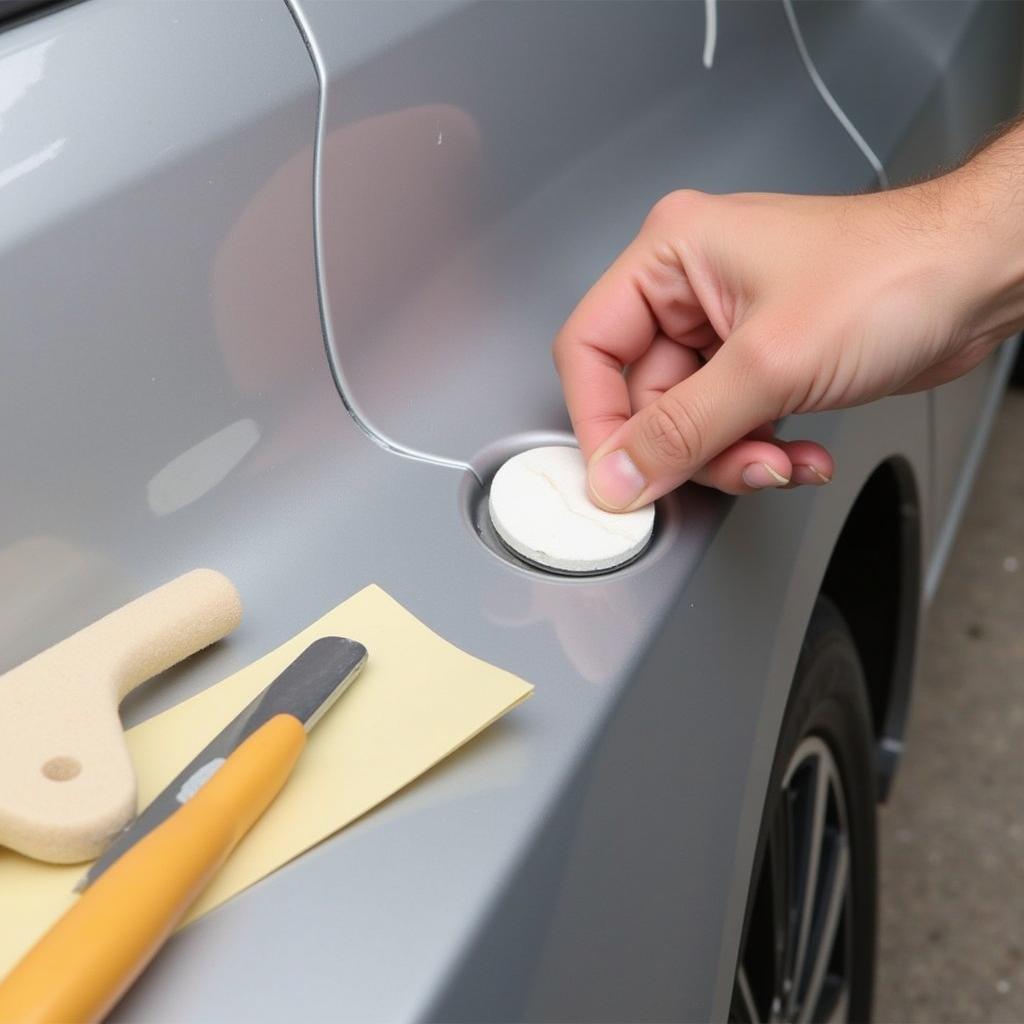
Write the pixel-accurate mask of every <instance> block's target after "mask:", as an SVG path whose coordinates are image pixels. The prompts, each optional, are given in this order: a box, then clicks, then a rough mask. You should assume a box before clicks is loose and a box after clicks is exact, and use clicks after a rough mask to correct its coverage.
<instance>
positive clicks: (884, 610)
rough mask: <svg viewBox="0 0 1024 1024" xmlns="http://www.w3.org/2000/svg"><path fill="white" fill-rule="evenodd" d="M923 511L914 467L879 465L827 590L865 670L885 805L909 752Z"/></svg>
mask: <svg viewBox="0 0 1024 1024" xmlns="http://www.w3.org/2000/svg"><path fill="white" fill-rule="evenodd" d="M921 543H922V537H921V507H920V494H919V490H918V486H917V481H916V477H915V474H914V471H913V469H912V467H911V465H910V463H909V462H908V461H907V460H906V459H904V458H902V457H899V456H896V457H893V458H890V459H887V460H886V461H884V462H882V463H881V464H879V465H878V466H877V467H876V468H875V470H874V471H873V472H872V474H871V475H870V476H869V477H868V479H867V480H866V482H865V483H864V486H863V487H862V488H861V490H860V493H859V494H858V496H857V499H856V500H855V502H854V504H853V506H852V507H851V509H850V512H849V513H848V515H847V517H846V520H845V522H844V523H843V527H842V529H841V530H840V533H839V537H838V539H837V541H836V544H835V547H834V548H833V551H832V555H831V557H830V559H829V563H828V567H827V568H826V570H825V576H824V579H823V581H822V585H821V592H822V593H823V594H825V595H826V596H827V597H828V598H830V599H831V601H832V602H833V603H834V604H835V605H836V606H837V607H838V608H839V610H840V612H841V613H842V615H843V617H844V618H845V619H846V622H847V624H848V625H849V627H850V631H851V632H852V633H853V637H854V641H855V642H856V645H857V650H858V653H859V655H860V658H861V663H862V665H863V668H864V676H865V680H866V682H867V687H868V698H869V701H870V704H871V713H872V721H873V725H874V730H875V738H876V771H877V784H878V795H879V799H880V800H884V799H885V798H886V796H887V795H888V792H889V788H890V786H891V784H892V779H893V776H894V773H895V770H896V767H897V765H898V763H899V759H900V755H901V754H902V751H903V732H904V726H905V724H906V716H907V706H908V704H909V699H910V691H911V688H912V683H913V673H914V664H915V660H916V653H917V643H918V632H919V620H920V610H921V586H922V577H921V573H922V555H921Z"/></svg>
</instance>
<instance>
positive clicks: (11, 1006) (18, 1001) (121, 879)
mask: <svg viewBox="0 0 1024 1024" xmlns="http://www.w3.org/2000/svg"><path fill="white" fill-rule="evenodd" d="M366 657H367V653H366V648H365V647H364V646H363V645H362V644H360V643H356V642H355V641H353V640H346V639H344V638H342V637H323V638H321V639H320V640H317V641H315V642H314V643H313V644H311V645H310V646H309V647H307V648H306V650H305V651H304V652H303V653H302V654H301V655H300V656H299V657H298V658H297V659H296V660H295V661H294V662H292V664H291V665H289V666H288V668H286V669H285V670H284V672H282V673H281V675H279V676H278V677H277V679H275V680H274V682H272V683H271V684H270V686H268V687H267V688H266V689H265V690H264V691H263V692H262V693H261V694H260V695H259V696H258V697H257V698H256V699H255V700H254V701H252V703H251V704H249V706H248V707H247V708H245V710H244V711H242V712H241V714H239V715H238V716H237V717H236V718H235V719H234V720H233V721H232V722H231V723H230V725H228V726H227V727H226V728H225V729H224V730H223V731H222V732H221V733H220V734H219V735H218V736H217V737H216V738H215V739H214V740H213V741H212V742H211V743H210V744H209V745H208V746H207V747H206V748H205V749H204V750H203V751H202V752H201V753H200V754H199V755H197V756H196V757H195V758H194V759H193V760H192V761H191V762H190V763H189V765H188V766H187V767H186V768H185V769H184V770H183V771H182V772H181V773H180V774H179V775H178V776H177V778H175V779H174V781H173V782H171V784H170V785H169V786H167V788H166V789H164V791H163V792H162V793H161V794H160V795H159V796H158V797H157V798H156V799H155V800H154V801H153V803H152V804H151V805H150V806H149V807H148V808H147V809H146V810H145V811H144V812H143V813H142V814H141V815H139V817H138V818H136V820H135V822H134V823H133V824H132V825H130V826H129V827H128V828H127V829H126V830H125V831H124V832H123V833H122V835H121V836H120V837H118V838H117V839H116V840H115V841H114V843H113V844H112V845H111V847H110V849H109V850H108V851H107V852H106V853H105V854H104V855H103V856H102V857H101V858H100V860H98V861H97V862H96V864H94V865H93V867H92V868H90V870H89V871H88V872H87V874H86V875H85V877H84V878H83V879H82V881H81V882H80V883H79V886H78V887H77V888H78V889H79V890H82V889H84V890H85V891H84V892H83V893H82V895H81V897H79V899H78V902H77V903H75V905H74V906H73V907H72V908H71V909H70V910H69V911H68V912H67V913H66V914H65V915H64V916H63V917H62V918H61V919H60V920H59V921H58V922H57V923H56V924H55V925H54V926H53V927H52V928H51V929H50V931H49V932H47V933H46V935H44V936H43V938H42V939H40V941H39V942H38V943H37V944H36V945H35V947H33V948H32V949H31V950H30V951H29V952H28V954H27V955H26V956H25V958H24V959H23V960H22V961H21V962H20V963H19V964H18V965H17V966H16V967H15V968H14V970H13V971H12V972H11V973H10V975H8V977H7V980H6V981H4V982H3V984H0V1020H2V1021H4V1022H8V1024H11V1022H17V1024H27V1022H30V1021H31V1022H39V1024H41V1022H44V1021H69V1020H73V1021H93V1020H99V1019H100V1018H102V1017H103V1016H104V1015H105V1014H106V1013H107V1012H108V1011H109V1010H110V1009H111V1007H112V1006H113V1005H114V1004H115V1003H116V1002H117V1000H118V999H119V998H120V997H121V996H122V995H123V994H124V992H125V990H126V989H127V988H128V987H129V986H130V985H131V983H132V982H133V981H134V980H135V978H136V977H138V975H139V974H140V973H141V971H142V970H143V968H144V967H145V966H146V964H147V963H149V961H150V960H151V959H152V958H153V956H154V955H155V954H156V952H157V950H158V949H159V948H160V946H161V945H163V943H164V941H165V940H166V939H167V937H168V936H169V935H170V934H171V932H172V931H173V930H174V927H175V925H176V924H177V923H178V922H179V921H180V920H181V918H182V917H183V916H184V914H185V912H186V911H187V910H188V908H189V907H190V906H191V905H192V903H193V902H194V901H195V900H196V898H197V897H198V896H199V894H200V892H201V891H202V890H203V888H204V887H205V886H206V884H207V883H208V882H209V881H210V879H211V878H212V877H213V875H214V874H215V873H216V872H217V870H218V869H219V868H220V866H221V865H222V864H223V863H224V861H225V860H226V859H227V858H228V856H229V855H230V853H231V851H232V850H233V849H234V848H235V846H236V845H237V844H238V842H239V840H240V839H241V838H242V837H243V836H244V835H245V833H246V832H248V831H249V829H250V828H251V827H252V826H253V824H255V822H256V820H257V819H258V818H259V816H260V815H261V814H262V813H263V812H264V810H266V808H267V807H268V806H269V805H270V803H271V802H272V801H273V799H274V797H275V796H276V795H277V794H278V792H279V791H280V790H281V788H282V787H283V786H284V784H285V782H286V781H287V779H288V776H289V775H290V774H291V771H292V768H293V767H294V765H295V762H296V761H297V760H298V757H299V754H300V753H301V752H302V749H303V747H304V746H305V742H306V733H307V732H308V731H309V730H310V729H311V728H312V727H313V725H315V724H316V722H317V721H319V719H320V717H321V716H322V715H323V714H324V712H325V711H326V710H327V709H328V708H329V707H330V706H331V705H332V704H333V703H334V702H335V701H336V700H337V699H338V697H340V696H341V694H342V693H344V692H345V690H346V689H347V688H348V686H349V685H350V684H351V682H352V681H353V680H354V679H355V678H356V676H357V675H358V674H359V672H360V670H361V669H362V667H363V665H364V664H365V663H366Z"/></svg>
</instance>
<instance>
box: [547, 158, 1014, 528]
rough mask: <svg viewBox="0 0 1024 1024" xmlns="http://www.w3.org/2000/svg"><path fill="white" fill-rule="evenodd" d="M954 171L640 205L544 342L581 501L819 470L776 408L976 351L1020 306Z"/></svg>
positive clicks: (820, 455)
mask: <svg viewBox="0 0 1024 1024" xmlns="http://www.w3.org/2000/svg"><path fill="white" fill-rule="evenodd" d="M971 166H972V165H968V166H967V167H966V168H962V169H961V170H960V171H958V172H954V174H950V175H947V176H946V177H945V178H939V179H936V180H935V181H931V182H926V183H924V184H921V185H915V186H912V187H909V188H905V189H900V190H897V191H893V192H883V193H877V194H871V195H862V196H849V197H824V196H822V197H814V196H787V195H769V194H740V195H727V196H711V195H705V194H702V193H697V192H677V193H672V194H671V195H668V196H666V197H665V198H664V199H662V200H661V201H660V202H659V203H657V204H656V205H655V207H654V209H653V210H652V211H651V214H650V215H649V217H648V218H647V220H646V222H645V223H644V225H643V227H642V228H641V230H640V233H639V234H638V235H637V237H636V238H635V239H634V240H633V241H632V242H631V243H630V245H629V246H628V247H627V248H626V249H625V251H624V252H623V253H622V254H621V255H620V256H619V257H618V259H617V260H616V261H615V262H614V263H613V264H612V266H611V267H610V268H609V269H608V270H607V272H606V273H605V274H604V275H603V276H602V277H601V279H600V280H599V281H598V282H597V283H596V284H595V285H594V287H593V288H592V289H591V290H590V292H588V294H587V295H586V296H585V297H584V298H583V300H582V301H581V302H580V304H579V305H578V306H577V308H576V310H575V311H574V312H573V314H572V315H571V316H570V317H569V319H568V321H567V322H566V323H565V325H564V326H563V328H562V329H561V331H560V332H559V334H558V336H557V338H556V340H555V346H554V356H555V363H556V366H557V368H558V372H559V374H560V376H561V379H562V385H563V388H564V390H565V397H566V402H567V405H568V407H569V412H570V415H571V418H572V422H573V427H574V429H575V431H576V435H577V438H578V440H579V443H580V447H581V449H582V451H583V454H584V457H585V458H587V460H588V462H589V474H588V480H589V487H590V492H591V498H592V499H593V500H594V501H595V503H596V504H598V505H600V506H602V507H604V508H607V509H609V510H611V511H628V510H629V509H632V508H637V507H639V506H641V505H645V504H647V503H649V502H651V501H653V500H654V499H655V498H658V497H660V496H661V495H662V494H665V493H666V492H668V491H670V490H672V489H673V488H675V487H677V486H678V485H679V484H681V483H682V482H683V481H685V480H688V479H693V480H695V481H697V482H699V483H703V484H707V485H709V486H712V487H717V488H719V489H720V490H723V491H726V492H728V493H730V494H746V493H750V492H752V491H754V490H757V489H759V488H762V487H781V486H794V485H797V484H824V483H828V481H829V480H830V479H831V477H832V473H833V468H834V467H833V461H832V458H831V456H830V455H829V453H828V452H827V451H826V450H825V449H824V448H823V447H822V446H821V445H819V444H816V443H814V442H813V441H780V440H778V439H776V438H775V436H774V429H773V424H774V422H775V421H776V420H779V419H781V418H782V417H784V416H788V415H790V414H792V413H801V412H811V411H816V410H824V409H837V408H843V407H846V406H852V405H858V404H861V403H864V402H868V401H871V400H872V399H876V398H880V397H882V396H884V395H888V394H892V393H896V392H909V391H916V390H920V389H923V388H929V387H932V386H934V385H937V384H941V383H943V382H945V381H948V380H951V379H953V378H954V377H957V376H959V375H960V374H962V373H965V372H967V370H969V369H971V368H972V367H973V366H975V365H976V364H977V363H978V362H980V361H981V360H982V359H983V358H984V357H985V355H987V354H988V353H989V352H990V351H991V350H992V348H994V346H995V345H996V344H998V342H999V341H1001V340H1002V339H1003V338H1004V337H1006V336H1007V335H1008V334H1009V333H1011V331H1012V329H1013V325H1014V324H1015V323H1017V321H1018V320H1019V319H1020V310H1019V309H1017V308H1016V307H1014V309H1013V310H1012V311H1008V310H1007V299H1006V296H1007V294H1008V293H1012V292H1013V290H1014V286H1015V280H1016V279H1015V277H1014V271H1013V270H1011V268H1010V267H1009V266H1005V265H1004V266H1001V265H1000V261H999V260H998V259H995V258H994V256H995V254H996V252H998V250H999V244H997V243H996V241H995V240H994V239H993V237H992V235H993V232H992V231H991V225H989V224H988V223H987V222H986V223H984V224H981V223H979V220H980V219H981V220H983V219H984V215H983V212H982V209H981V207H980V206H979V205H978V191H977V190H978V189H979V188H982V187H983V185H982V183H979V181H978V179H977V175H973V176H972V175H971V174H968V170H969V169H970V168H971ZM958 175H959V177H958ZM982 228H984V230H981V229H982ZM1007 244H1009V240H1008V239H1007ZM1017 248H1018V249H1019V248H1020V245H1019V243H1018V244H1017ZM993 250H995V252H993ZM1004 255H1005V254H1004ZM1004 262H1005V261H1004ZM1011 304H1012V303H1011ZM1018 305H1021V304H1020V303H1018ZM1015 316H1016V317H1017V319H1016V320H1015V319H1014V317H1015ZM624 370H625V373H624V372H623V371H624Z"/></svg>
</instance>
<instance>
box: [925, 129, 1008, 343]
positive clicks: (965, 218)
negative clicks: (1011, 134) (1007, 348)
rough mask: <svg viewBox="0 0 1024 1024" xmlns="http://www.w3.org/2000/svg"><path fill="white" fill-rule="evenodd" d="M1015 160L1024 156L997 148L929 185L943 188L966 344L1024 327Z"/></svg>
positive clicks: (950, 260)
mask: <svg viewBox="0 0 1024 1024" xmlns="http://www.w3.org/2000/svg"><path fill="white" fill-rule="evenodd" d="M1016 148H1017V149H1018V150H1020V149H1021V147H1019V146H1018V147H1016ZM1012 157H1020V158H1024V153H1021V152H1018V153H1016V154H1011V153H1007V152H1003V151H1002V149H1001V148H997V147H995V146H994V147H992V148H990V149H989V150H986V151H984V152H982V153H981V154H979V155H978V156H977V157H975V158H974V159H973V160H971V161H970V162H968V163H967V164H965V165H964V166H963V167H960V168H958V169H957V170H955V171H953V172H951V173H950V174H947V175H945V176H944V177H942V178H939V179H937V180H936V181H935V182H932V183H928V184H933V185H936V186H939V187H940V188H941V189H942V195H941V201H942V205H943V209H944V218H943V219H944V221H945V224H944V226H943V227H942V228H941V229H940V230H941V231H942V233H943V235H944V244H945V248H946V255H945V259H946V263H947V265H948V266H949V267H950V269H951V284H952V286H953V293H954V295H956V297H957V302H958V305H959V307H960V330H961V331H962V332H963V335H964V340H965V341H978V340H988V341H992V342H998V341H1002V340H1003V339H1004V338H1006V337H1009V336H1010V335H1011V334H1013V333H1015V332H1016V331H1018V330H1020V329H1021V328H1022V327H1024V198H1022V197H1021V195H1020V193H1021V190H1022V186H1024V172H1022V171H1021V170H1020V169H1019V167H1020V165H1018V164H1017V163H1016V162H1014V161H1013V160H1012V159H1011V158H1012Z"/></svg>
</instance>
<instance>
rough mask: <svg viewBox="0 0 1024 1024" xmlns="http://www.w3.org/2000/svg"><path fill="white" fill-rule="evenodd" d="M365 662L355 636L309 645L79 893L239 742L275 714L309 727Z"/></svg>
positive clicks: (117, 842) (131, 829)
mask: <svg viewBox="0 0 1024 1024" xmlns="http://www.w3.org/2000/svg"><path fill="white" fill-rule="evenodd" d="M365 663H366V648H365V647H364V646H363V645H362V644H360V643H357V642H356V641H355V640H347V639H345V638H344V637H339V636H326V637H322V638H321V639H319V640H316V641H314V642H313V643H312V644H310V645H309V647H307V648H306V649H305V650H304V651H303V652H302V654H300V655H299V656H298V657H297V658H296V659H295V661H293V662H292V663H291V664H290V665H289V666H288V667H287V668H286V669H285V670H284V671H283V672H282V673H281V674H280V675H279V676H278V677H277V678H276V679H275V680H274V681H273V682H272V683H271V684H270V685H269V686H268V687H267V688H266V689H265V690H264V691H263V692H262V693H260V694H259V696H258V697H256V698H255V699H254V700H253V701H252V702H251V703H250V704H249V705H248V706H247V707H246V708H245V709H244V710H242V711H241V712H240V713H239V714H238V716H237V717H236V718H234V719H233V720H232V721H231V722H230V723H229V724H228V725H227V726H225V728H224V729H223V730H221V732H220V733H218V735H217V736H216V737H215V738H214V739H213V740H212V741H211V742H210V743H209V744H207V746H206V747H204V748H203V750H202V751H201V752H200V753H199V754H197V755H196V756H195V757H194V758H193V759H192V760H191V761H190V762H189V764H188V765H187V766H186V767H185V768H184V769H182V771H181V772H179V773H178V775H177V777H176V778H175V779H174V781H173V782H171V783H170V784H169V785H168V786H167V787H166V788H165V789H164V790H163V792H162V793H160V795H159V796H158V797H157V798H156V799H155V800H154V801H153V802H152V803H151V804H150V805H149V806H148V807H147V808H146V809H145V810H144V811H143V812H142V813H141V814H140V815H139V816H138V817H137V818H136V819H135V820H134V821H133V822H131V824H129V825H126V826H125V828H124V829H123V830H122V831H121V832H120V833H119V834H118V835H117V837H116V838H115V839H114V840H113V841H112V842H111V844H110V846H108V847H107V849H106V850H105V851H104V852H103V855H102V856H101V857H100V858H99V860H97V861H96V862H95V863H94V864H93V865H92V867H90V868H89V870H88V871H87V872H86V873H85V875H84V876H83V877H82V878H81V879H80V880H79V882H78V884H77V885H76V886H75V892H82V891H83V890H85V889H87V888H88V887H89V886H90V885H91V884H92V883H93V882H95V881H96V879H97V878H99V876H100V875H102V874H103V872H104V871H106V870H107V868H109V867H110V865H111V864H113V863H114V862H115V861H116V860H117V859H118V858H119V857H120V856H121V855H122V854H123V853H124V852H125V851H126V850H128V849H130V848H131V847H132V846H134V845H135V844H136V843H137V842H138V841H139V840H140V839H142V838H143V836H146V835H148V834H149V833H150V832H152V831H153V829H155V828H156V827H157V826H158V825H160V824H161V823H162V822H163V821H165V820H166V819H167V818H168V817H169V816H170V815H172V814H173V813H174V812H175V811H176V810H178V808H179V807H181V806H182V804H184V803H185V802H186V801H187V800H188V799H189V798H190V797H192V796H194V795H195V794H196V793H197V792H198V791H199V789H200V788H201V787H202V785H203V783H205V782H206V781H207V780H209V778H210V777H211V776H212V775H213V774H214V772H216V770H217V769H218V768H219V767H220V766H221V765H222V764H223V763H224V762H225V760H227V758H228V757H230V756H231V754H232V753H233V752H234V750H235V749H236V748H237V747H238V746H239V744H241V743H242V742H243V741H244V740H245V739H247V738H248V737H249V736H251V735H252V734H253V733H254V732H255V731H256V730H257V729H259V728H260V726H261V725H264V724H265V723H266V722H269V721H270V719H271V718H273V717H274V716H275V715H279V714H282V713H284V714H288V715H293V716H294V717H295V718H297V719H298V720H299V721H300V722H301V723H302V724H303V726H304V727H305V729H306V732H309V730H310V729H312V728H313V726H314V725H315V724H316V723H317V722H318V721H319V720H320V717H321V715H323V713H324V712H325V711H327V709H328V708H329V707H330V706H331V705H332V704H333V703H334V702H335V701H336V700H337V699H338V698H339V697H340V696H341V695H342V694H343V693H344V692H345V690H347V689H348V687H349V685H350V684H351V683H352V681H353V680H354V679H355V678H356V676H357V675H359V672H360V671H361V670H362V667H363V665H364V664H365Z"/></svg>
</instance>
